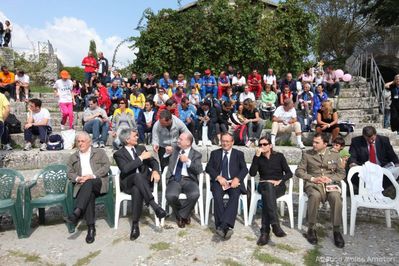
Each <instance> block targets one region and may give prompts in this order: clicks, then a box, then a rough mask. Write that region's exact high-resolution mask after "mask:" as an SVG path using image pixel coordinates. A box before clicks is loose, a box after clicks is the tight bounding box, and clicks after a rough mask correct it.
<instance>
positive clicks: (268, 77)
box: [263, 68, 277, 92]
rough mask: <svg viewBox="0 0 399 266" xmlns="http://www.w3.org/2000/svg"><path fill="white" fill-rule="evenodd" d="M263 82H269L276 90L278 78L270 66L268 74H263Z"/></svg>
mask: <svg viewBox="0 0 399 266" xmlns="http://www.w3.org/2000/svg"><path fill="white" fill-rule="evenodd" d="M263 82H264V83H265V85H266V84H269V85H270V86H272V89H273V91H274V92H276V90H277V78H276V75H274V73H273V69H272V68H269V69H267V74H264V75H263Z"/></svg>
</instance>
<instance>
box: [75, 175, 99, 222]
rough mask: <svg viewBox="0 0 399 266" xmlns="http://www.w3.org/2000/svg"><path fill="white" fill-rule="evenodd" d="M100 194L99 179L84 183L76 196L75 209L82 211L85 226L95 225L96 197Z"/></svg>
mask: <svg viewBox="0 0 399 266" xmlns="http://www.w3.org/2000/svg"><path fill="white" fill-rule="evenodd" d="M100 192H101V179H100V178H95V179H90V180H87V181H86V182H84V183H83V185H82V186H81V187H80V189H79V192H78V194H77V195H76V208H79V209H81V210H82V213H83V214H84V216H85V219H86V224H87V225H94V224H95V219H96V218H95V207H96V197H98V196H99V195H100Z"/></svg>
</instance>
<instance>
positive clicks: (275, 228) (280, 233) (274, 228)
mask: <svg viewBox="0 0 399 266" xmlns="http://www.w3.org/2000/svg"><path fill="white" fill-rule="evenodd" d="M272 231H273V234H274V235H275V236H277V237H285V236H286V235H287V234H286V233H285V232H284V231H283V229H281V227H280V225H279V224H273V225H272Z"/></svg>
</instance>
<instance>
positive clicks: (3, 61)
mask: <svg viewBox="0 0 399 266" xmlns="http://www.w3.org/2000/svg"><path fill="white" fill-rule="evenodd" d="M13 52H14V50H13V49H11V48H6V47H1V48H0V65H2V66H3V65H5V66H7V67H8V68H9V69H14V54H13Z"/></svg>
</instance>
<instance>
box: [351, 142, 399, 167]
mask: <svg viewBox="0 0 399 266" xmlns="http://www.w3.org/2000/svg"><path fill="white" fill-rule="evenodd" d="M375 151H376V154H377V159H378V161H379V162H380V166H385V165H386V164H388V163H390V162H393V163H394V164H397V163H399V160H398V156H397V155H396V154H395V152H394V150H393V148H392V145H391V143H390V142H389V138H388V137H385V136H380V135H377V138H376V140H375ZM349 153H350V155H351V157H350V158H349V162H348V165H349V164H351V163H356V164H358V165H363V164H364V163H365V162H367V161H368V160H369V156H370V155H369V150H368V146H367V141H366V139H365V138H364V137H363V136H358V137H355V138H352V143H351V146H350V148H349Z"/></svg>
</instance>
